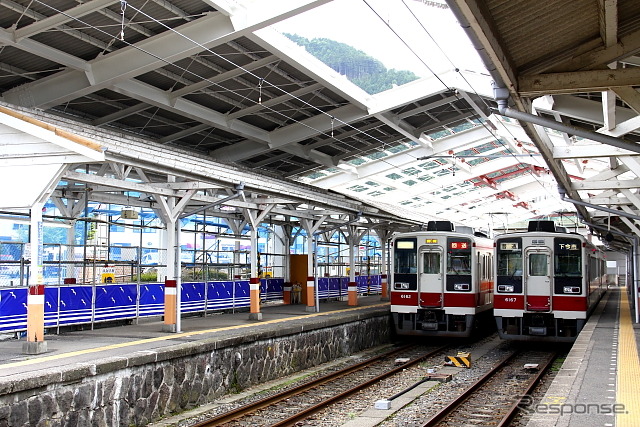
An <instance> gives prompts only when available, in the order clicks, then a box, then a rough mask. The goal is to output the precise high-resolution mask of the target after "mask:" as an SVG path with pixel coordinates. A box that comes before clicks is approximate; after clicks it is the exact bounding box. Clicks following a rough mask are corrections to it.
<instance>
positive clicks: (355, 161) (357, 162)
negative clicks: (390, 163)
mask: <svg viewBox="0 0 640 427" xmlns="http://www.w3.org/2000/svg"><path fill="white" fill-rule="evenodd" d="M366 162H367V160H366V159H363V158H362V157H356V158H354V159H351V160H349V161H348V162H347V163H349V164H350V165H353V166H360V165H362V164H364V163H366Z"/></svg>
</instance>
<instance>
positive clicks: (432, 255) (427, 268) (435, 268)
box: [422, 252, 440, 274]
mask: <svg viewBox="0 0 640 427" xmlns="http://www.w3.org/2000/svg"><path fill="white" fill-rule="evenodd" d="M422 272H423V273H425V274H440V253H439V252H425V253H423V254H422Z"/></svg>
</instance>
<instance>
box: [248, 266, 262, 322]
mask: <svg viewBox="0 0 640 427" xmlns="http://www.w3.org/2000/svg"><path fill="white" fill-rule="evenodd" d="M249 303H250V310H251V312H250V314H249V319H251V320H262V313H261V312H260V278H259V277H251V278H250V279H249Z"/></svg>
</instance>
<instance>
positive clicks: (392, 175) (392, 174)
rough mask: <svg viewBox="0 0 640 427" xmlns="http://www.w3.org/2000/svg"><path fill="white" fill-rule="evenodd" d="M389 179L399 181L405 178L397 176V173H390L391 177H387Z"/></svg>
mask: <svg viewBox="0 0 640 427" xmlns="http://www.w3.org/2000/svg"><path fill="white" fill-rule="evenodd" d="M386 177H387V178H389V179H393V180H397V179H401V178H404V177H403V176H402V175H400V174H397V173H395V172H394V173H390V174H389V175H386Z"/></svg>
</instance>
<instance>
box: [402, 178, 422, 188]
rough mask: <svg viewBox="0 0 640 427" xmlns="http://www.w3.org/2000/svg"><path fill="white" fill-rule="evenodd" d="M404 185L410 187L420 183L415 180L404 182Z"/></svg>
mask: <svg viewBox="0 0 640 427" xmlns="http://www.w3.org/2000/svg"><path fill="white" fill-rule="evenodd" d="M402 183H403V184H406V185H408V186H409V187H411V186H413V185H416V184H417V183H418V181H414V180H413V179H408V180H406V181H402Z"/></svg>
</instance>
